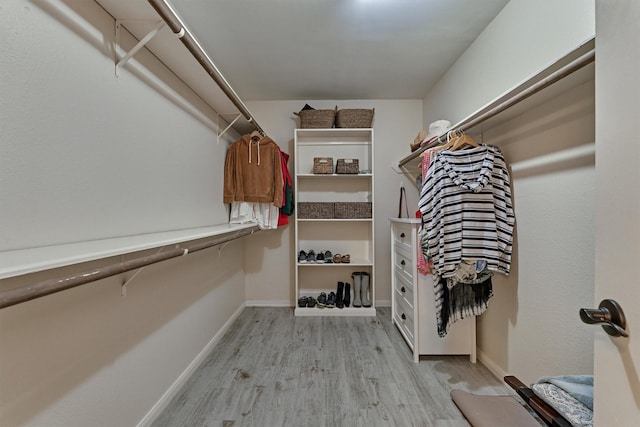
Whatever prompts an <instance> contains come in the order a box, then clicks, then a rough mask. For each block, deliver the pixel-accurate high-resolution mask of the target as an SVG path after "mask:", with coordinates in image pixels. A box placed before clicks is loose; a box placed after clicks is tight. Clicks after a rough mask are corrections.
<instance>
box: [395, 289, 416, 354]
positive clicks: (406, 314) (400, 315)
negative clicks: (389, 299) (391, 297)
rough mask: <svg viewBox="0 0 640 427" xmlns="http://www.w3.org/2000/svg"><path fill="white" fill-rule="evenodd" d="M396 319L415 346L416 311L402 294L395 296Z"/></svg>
mask: <svg viewBox="0 0 640 427" xmlns="http://www.w3.org/2000/svg"><path fill="white" fill-rule="evenodd" d="M394 319H395V321H396V324H397V325H398V327H399V328H400V330H401V331H402V333H403V335H404V336H405V338H406V339H407V341H408V342H409V345H410V346H411V347H412V348H413V347H414V343H415V338H414V330H415V327H414V323H413V319H414V313H413V310H411V309H409V307H408V306H407V305H406V302H405V300H404V298H403V297H402V296H400V295H396V298H395V307H394Z"/></svg>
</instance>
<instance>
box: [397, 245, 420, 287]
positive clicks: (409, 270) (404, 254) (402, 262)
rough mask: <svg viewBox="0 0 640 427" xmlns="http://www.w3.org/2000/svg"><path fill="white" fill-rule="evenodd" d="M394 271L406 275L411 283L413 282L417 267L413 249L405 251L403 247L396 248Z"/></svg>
mask: <svg viewBox="0 0 640 427" xmlns="http://www.w3.org/2000/svg"><path fill="white" fill-rule="evenodd" d="M393 258H394V269H395V271H400V272H402V273H404V274H405V276H406V277H407V278H408V279H409V281H413V275H414V270H415V267H414V265H413V255H412V253H411V248H409V249H405V248H404V247H402V246H396V247H395V248H394V257H393Z"/></svg>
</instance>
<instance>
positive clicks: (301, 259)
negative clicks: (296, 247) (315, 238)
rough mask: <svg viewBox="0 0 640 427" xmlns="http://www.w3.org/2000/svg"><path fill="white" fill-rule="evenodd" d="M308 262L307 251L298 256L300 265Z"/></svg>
mask: <svg viewBox="0 0 640 427" xmlns="http://www.w3.org/2000/svg"><path fill="white" fill-rule="evenodd" d="M305 262H307V253H306V252H305V251H300V253H299V254H298V263H300V264H304V263H305Z"/></svg>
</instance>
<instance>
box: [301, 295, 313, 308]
mask: <svg viewBox="0 0 640 427" xmlns="http://www.w3.org/2000/svg"><path fill="white" fill-rule="evenodd" d="M316 304H317V301H316V299H315V298H314V297H307V296H301V297H300V298H298V307H310V308H311V307H315V306H316Z"/></svg>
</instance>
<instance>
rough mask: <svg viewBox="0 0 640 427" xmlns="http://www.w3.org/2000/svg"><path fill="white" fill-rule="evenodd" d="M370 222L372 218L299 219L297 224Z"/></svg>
mask: <svg viewBox="0 0 640 427" xmlns="http://www.w3.org/2000/svg"><path fill="white" fill-rule="evenodd" d="M367 221H368V222H370V221H373V218H353V219H349V218H344V219H343V218H324V219H323V218H317V219H316V218H313V219H312V218H300V219H298V222H367Z"/></svg>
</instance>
